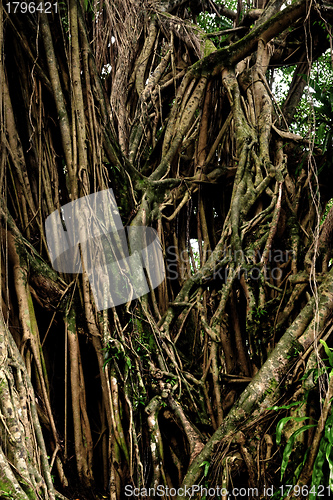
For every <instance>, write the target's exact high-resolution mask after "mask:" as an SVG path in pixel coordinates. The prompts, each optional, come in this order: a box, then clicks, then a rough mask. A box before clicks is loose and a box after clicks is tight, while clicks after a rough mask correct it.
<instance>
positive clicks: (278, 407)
mask: <svg viewBox="0 0 333 500" xmlns="http://www.w3.org/2000/svg"><path fill="white" fill-rule="evenodd" d="M304 403H306V401H305V400H303V401H297V402H296V403H290V405H282V406H271V407H270V408H267V410H274V411H277V410H289V409H290V408H292V407H293V406H298V405H303V404H304Z"/></svg>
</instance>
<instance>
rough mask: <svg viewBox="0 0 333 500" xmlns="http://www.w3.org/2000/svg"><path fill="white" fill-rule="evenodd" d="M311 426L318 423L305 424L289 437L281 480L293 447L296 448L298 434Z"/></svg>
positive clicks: (283, 458)
mask: <svg viewBox="0 0 333 500" xmlns="http://www.w3.org/2000/svg"><path fill="white" fill-rule="evenodd" d="M311 427H316V425H315V424H309V425H303V427H301V428H300V429H297V431H295V432H294V433H293V434H292V435H291V436H290V438H289V439H288V443H287V444H286V447H285V449H284V451H283V457H282V464H281V481H282V478H283V476H284V473H285V472H286V468H287V465H288V462H289V457H290V455H291V453H292V451H293V448H294V442H295V439H296V438H297V436H298V435H299V434H301V433H302V432H305V431H307V430H308V429H311Z"/></svg>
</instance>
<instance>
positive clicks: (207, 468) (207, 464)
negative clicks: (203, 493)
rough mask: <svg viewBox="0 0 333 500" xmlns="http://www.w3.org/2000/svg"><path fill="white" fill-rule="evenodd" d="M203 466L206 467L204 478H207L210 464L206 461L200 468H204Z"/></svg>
mask: <svg viewBox="0 0 333 500" xmlns="http://www.w3.org/2000/svg"><path fill="white" fill-rule="evenodd" d="M203 466H205V470H204V477H207V475H208V470H209V466H210V463H209V462H207V460H205V461H204V462H202V464H200V467H203Z"/></svg>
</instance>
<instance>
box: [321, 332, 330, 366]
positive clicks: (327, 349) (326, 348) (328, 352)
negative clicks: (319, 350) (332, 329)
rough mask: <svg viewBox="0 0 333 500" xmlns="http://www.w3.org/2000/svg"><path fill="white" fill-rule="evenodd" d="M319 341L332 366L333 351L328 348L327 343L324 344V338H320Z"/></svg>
mask: <svg viewBox="0 0 333 500" xmlns="http://www.w3.org/2000/svg"><path fill="white" fill-rule="evenodd" d="M319 342H320V343H321V344H322V345H323V346H324V349H325V353H326V356H328V361H329V364H330V365H331V366H332V367H333V352H332V349H330V348H329V347H328V345H327V344H326V342H325V341H324V340H322V339H320V340H319Z"/></svg>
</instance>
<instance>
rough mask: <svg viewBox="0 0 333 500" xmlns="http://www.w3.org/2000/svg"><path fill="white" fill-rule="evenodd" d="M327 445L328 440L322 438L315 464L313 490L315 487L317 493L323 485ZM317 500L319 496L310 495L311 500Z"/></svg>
mask: <svg viewBox="0 0 333 500" xmlns="http://www.w3.org/2000/svg"><path fill="white" fill-rule="evenodd" d="M326 443H327V441H326V439H324V438H322V439H321V441H320V445H319V450H318V453H317V456H316V460H315V463H314V464H313V471H312V481H311V488H312V487H313V486H314V487H315V488H314V489H315V491H318V486H319V485H320V484H323V477H324V473H323V465H324V462H325V458H326ZM310 491H311V489H310ZM316 498H317V495H316V494H315V493H310V496H309V500H315V499H316Z"/></svg>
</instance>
